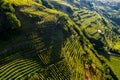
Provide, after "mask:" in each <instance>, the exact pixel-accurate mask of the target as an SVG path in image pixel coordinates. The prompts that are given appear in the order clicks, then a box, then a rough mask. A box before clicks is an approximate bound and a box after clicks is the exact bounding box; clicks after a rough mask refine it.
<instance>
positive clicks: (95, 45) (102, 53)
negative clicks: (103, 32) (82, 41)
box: [83, 31, 110, 60]
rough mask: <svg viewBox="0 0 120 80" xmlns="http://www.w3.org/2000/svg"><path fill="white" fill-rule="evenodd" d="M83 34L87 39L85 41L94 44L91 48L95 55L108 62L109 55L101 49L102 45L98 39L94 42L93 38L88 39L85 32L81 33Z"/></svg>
mask: <svg viewBox="0 0 120 80" xmlns="http://www.w3.org/2000/svg"><path fill="white" fill-rule="evenodd" d="M83 34H84V35H85V36H86V37H87V39H88V40H89V41H90V42H91V43H92V44H94V45H93V47H94V49H95V50H96V51H97V53H98V54H99V55H102V56H104V57H105V58H106V59H108V60H110V55H108V53H107V52H106V51H105V50H104V49H103V46H104V43H103V42H101V40H100V39H98V40H96V39H94V38H90V37H88V36H87V34H86V33H85V31H83Z"/></svg>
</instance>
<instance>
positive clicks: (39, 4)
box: [0, 0, 120, 80]
mask: <svg viewBox="0 0 120 80" xmlns="http://www.w3.org/2000/svg"><path fill="white" fill-rule="evenodd" d="M76 1H77V0H75V2H76ZM5 2H6V3H10V4H12V5H13V6H14V8H15V13H14V14H15V15H16V17H17V18H18V19H19V20H20V22H21V25H22V26H21V28H20V29H18V31H17V32H15V34H14V35H12V36H11V37H10V38H9V39H8V40H6V41H3V40H0V79H1V80H8V79H22V80H24V79H26V80H109V79H115V80H118V79H120V78H119V72H117V71H116V70H115V68H114V65H112V64H111V62H113V61H111V62H110V61H109V60H112V59H114V58H112V59H111V57H110V56H109V55H108V54H107V53H106V51H107V50H108V49H106V48H105V47H108V48H109V47H110V45H108V44H107V42H108V40H109V38H108V40H107V39H106V41H105V43H103V42H104V39H105V37H106V36H108V35H107V34H105V35H104V28H107V25H105V24H104V22H107V20H106V18H105V17H103V16H100V14H98V13H96V12H94V11H90V10H88V9H84V8H83V9H78V7H76V6H73V5H72V3H71V1H70V0H68V1H67V2H64V0H36V1H34V0H29V2H28V0H22V1H20V0H9V1H8V0H5ZM74 4H75V5H77V6H78V5H81V4H76V3H74ZM83 4H84V3H83ZM87 7H88V6H87ZM97 21H98V22H100V23H98V22H97ZM108 24H109V22H108ZM98 26H102V27H98ZM107 29H108V28H107ZM91 30H92V31H91ZM98 30H101V31H102V33H101V34H99V33H98V32H97V31H98ZM100 36H102V37H101V38H99V37H100ZM103 36H104V37H103ZM110 37H111V36H110ZM92 41H93V42H92ZM95 41H96V42H95ZM97 41H98V42H99V43H98V42H97ZM94 42H95V43H94ZM109 42H110V41H109ZM100 43H102V44H103V45H101V44H100ZM104 45H106V46H104ZM103 52H104V53H105V54H104V55H101V54H100V53H103ZM104 56H105V57H104ZM114 60H116V62H119V60H117V59H114Z"/></svg>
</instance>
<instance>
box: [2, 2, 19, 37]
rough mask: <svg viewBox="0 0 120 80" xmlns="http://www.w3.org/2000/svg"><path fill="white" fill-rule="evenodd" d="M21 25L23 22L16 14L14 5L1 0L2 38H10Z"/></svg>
mask: <svg viewBox="0 0 120 80" xmlns="http://www.w3.org/2000/svg"><path fill="white" fill-rule="evenodd" d="M19 27H21V22H20V20H19V19H18V18H17V17H16V15H15V9H14V7H13V5H12V4H10V3H6V2H5V1H4V0H0V36H1V37H0V39H8V38H9V37H10V36H11V35H12V33H13V32H14V31H15V30H16V29H18V28H19Z"/></svg>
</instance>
